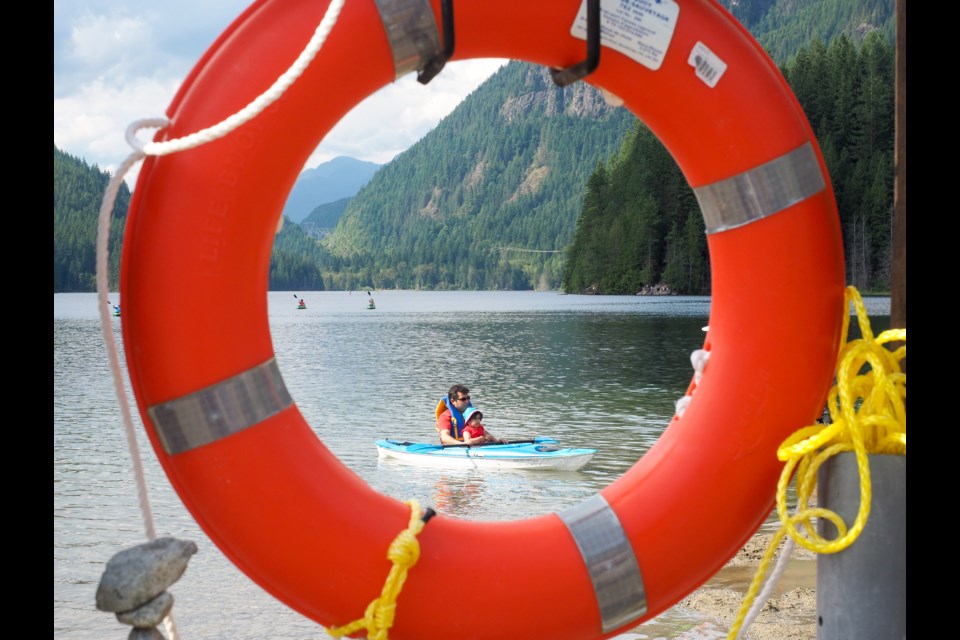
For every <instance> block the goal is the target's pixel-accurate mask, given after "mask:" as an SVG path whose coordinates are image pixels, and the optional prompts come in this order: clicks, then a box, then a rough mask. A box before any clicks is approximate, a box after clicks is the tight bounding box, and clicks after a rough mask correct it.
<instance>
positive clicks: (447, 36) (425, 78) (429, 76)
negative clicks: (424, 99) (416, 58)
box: [417, 0, 599, 84]
mask: <svg viewBox="0 0 960 640" xmlns="http://www.w3.org/2000/svg"><path fill="white" fill-rule="evenodd" d="M597 2H599V0H597ZM440 10H441V17H442V19H443V53H441V54H440V55H438V56H435V57H434V58H433V59H432V60H430V61H429V62H428V63H427V64H425V65H424V66H423V69H420V70H419V71H417V82H419V83H420V84H427V83H428V82H430V81H431V80H433V78H434V77H435V76H436V75H437V74H438V73H440V70H441V69H443V67H444V65H446V64H447V60H449V59H450V58H452V57H453V47H454V37H453V0H441V2H440Z"/></svg>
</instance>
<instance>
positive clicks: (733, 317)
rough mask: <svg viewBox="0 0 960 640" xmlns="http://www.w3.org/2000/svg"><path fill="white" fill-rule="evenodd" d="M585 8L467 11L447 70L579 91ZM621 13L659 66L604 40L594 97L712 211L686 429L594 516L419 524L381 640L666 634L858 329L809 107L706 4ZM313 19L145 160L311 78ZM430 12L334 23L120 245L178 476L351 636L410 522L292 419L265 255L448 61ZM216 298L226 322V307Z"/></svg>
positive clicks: (194, 499) (227, 531) (593, 504)
mask: <svg viewBox="0 0 960 640" xmlns="http://www.w3.org/2000/svg"><path fill="white" fill-rule="evenodd" d="M425 7H429V11H427V12H426V15H425V14H424V11H418V8H419V9H425ZM638 7H639V8H638ZM580 9H581V3H580V0H549V1H546V0H539V1H537V0H529V1H528V2H515V1H514V0H456V16H455V25H456V27H455V28H456V34H455V35H456V49H455V53H454V58H453V59H454V60H457V59H467V58H488V57H497V58H511V59H515V60H523V61H526V62H530V63H534V64H538V65H543V66H547V67H554V68H565V67H569V66H571V65H573V64H575V63H577V62H579V61H580V60H582V59H583V58H584V52H585V50H586V46H585V42H584V40H583V39H581V38H580V37H577V36H576V35H572V33H571V32H572V28H573V25H574V23H575V22H576V20H577V15H578V11H579V10H580ZM608 9H609V10H610V11H618V10H623V11H628V12H629V11H633V10H637V11H638V12H640V13H637V14H633V15H626V16H619V18H620V19H621V20H627V21H630V20H638V21H639V20H652V21H653V22H652V23H651V24H653V28H652V30H653V31H657V29H660V36H661V37H660V39H659V40H658V41H657V46H658V47H659V49H657V48H656V47H652V48H651V47H648V48H646V49H643V50H642V51H641V52H640V54H637V50H633V51H631V48H630V46H629V42H625V41H624V38H625V36H624V35H623V34H622V33H618V32H617V30H616V28H614V27H613V26H611V25H609V24H607V23H604V24H605V25H606V26H605V27H604V34H605V35H604V38H605V39H604V41H603V43H602V45H603V46H602V55H601V59H600V63H599V66H598V68H597V69H596V71H595V72H594V73H592V74H591V75H589V76H588V77H587V78H586V81H587V82H589V83H591V84H592V85H594V86H596V87H599V88H603V89H605V90H607V91H609V92H611V93H613V94H615V95H616V96H619V97H620V98H621V99H623V101H624V104H625V105H626V107H627V108H629V109H630V110H631V111H632V112H633V113H634V114H636V115H637V117H638V118H640V119H641V120H642V121H643V122H644V123H645V124H646V125H647V126H648V127H649V128H650V129H651V130H652V131H653V133H654V134H655V135H656V136H657V137H658V138H659V139H660V140H661V141H662V142H663V143H664V145H665V146H666V148H667V149H668V150H669V151H670V153H671V154H672V155H673V157H674V159H675V160H676V161H677V163H678V165H679V166H680V168H681V170H682V171H683V174H684V176H685V177H686V179H687V181H688V182H689V183H690V185H691V186H692V187H693V189H694V191H695V193H696V195H697V198H698V200H699V202H700V205H701V208H702V209H703V213H704V216H705V220H706V223H707V228H708V234H709V235H708V246H709V250H710V259H711V267H712V276H713V283H712V299H711V314H710V319H709V326H710V329H709V332H708V333H707V336H706V340H705V344H704V349H706V350H708V351H709V352H710V360H709V363H708V365H707V367H706V370H705V371H704V372H703V375H702V378H700V380H699V381H697V382H691V385H690V388H689V390H688V393H689V394H692V399H691V401H690V403H689V405H688V407H687V409H686V411H685V412H684V413H683V415H682V417H674V419H673V420H672V421H671V423H670V424H669V425H668V427H667V428H666V430H665V431H664V433H663V435H662V436H661V437H660V439H659V440H658V442H657V443H656V445H655V446H654V447H652V448H651V449H650V451H649V452H648V453H647V454H646V455H644V456H643V457H642V458H641V459H640V460H639V461H638V462H637V463H636V464H635V465H634V466H633V467H632V468H631V469H630V470H628V471H627V472H626V473H625V474H624V475H623V476H622V477H621V478H619V479H618V480H617V481H615V482H614V483H612V484H611V485H609V486H608V487H606V488H605V489H604V490H603V491H601V492H600V493H599V494H597V495H596V496H595V497H594V498H591V499H590V500H587V501H585V502H584V503H583V504H581V505H577V506H576V507H573V508H571V509H567V510H564V511H563V512H562V513H560V514H548V515H543V516H538V517H534V518H529V519H525V520H518V521H506V522H475V521H466V520H461V519H456V518H447V517H443V515H442V514H441V515H439V516H437V517H436V518H434V519H433V520H431V522H430V525H429V526H428V527H426V528H425V529H424V531H423V532H422V533H421V534H420V536H419V541H420V545H421V555H420V559H419V562H418V564H417V565H416V567H415V569H414V570H413V571H411V572H410V574H409V577H408V579H407V581H406V583H405V585H404V588H403V592H402V594H401V597H400V601H399V603H398V604H399V607H398V609H397V614H396V619H395V624H394V626H393V627H392V628H391V637H393V638H396V639H403V638H407V639H424V638H441V637H443V638H447V637H456V638H498V639H502V638H535V637H549V638H552V639H555V640H561V639H571V640H572V639H575V638H579V639H582V638H597V637H604V636H609V635H612V634H613V633H615V632H617V631H618V630H622V629H625V628H626V627H627V626H628V625H634V624H637V623H639V622H641V621H643V620H646V619H648V618H650V617H652V616H654V615H657V614H658V613H660V612H662V611H664V610H666V609H668V608H669V607H671V606H673V605H674V604H676V603H677V602H678V601H679V600H680V599H682V598H683V597H684V596H686V595H687V594H688V593H690V592H691V591H693V590H694V589H695V588H697V587H698V586H699V585H700V584H702V583H703V582H704V581H706V580H707V579H708V578H709V577H710V576H711V575H713V574H714V573H715V572H716V571H717V570H718V569H720V568H721V567H722V566H723V565H724V563H725V562H726V561H727V560H728V559H729V558H731V557H732V556H733V555H734V553H735V552H736V551H737V550H738V549H739V548H740V547H741V546H742V545H743V544H744V543H745V542H746V541H747V539H748V538H749V537H750V536H751V535H752V534H753V532H754V531H756V530H757V529H758V528H759V526H760V525H761V524H762V523H763V521H764V520H765V519H766V517H767V515H768V514H769V513H770V511H771V510H772V508H773V505H774V494H775V485H776V482H777V479H778V477H779V473H780V470H781V469H782V464H780V463H779V462H778V461H777V458H776V449H777V446H778V445H779V444H780V443H781V441H782V440H783V439H784V438H785V437H786V436H787V435H788V434H790V433H791V432H793V430H795V429H796V428H798V427H800V426H803V425H806V424H810V423H811V422H812V421H813V420H814V419H815V418H816V417H817V416H818V415H819V414H820V411H821V409H822V407H823V405H824V402H825V398H826V394H827V390H828V387H829V384H830V380H831V378H832V374H833V366H834V361H835V357H836V353H837V347H838V343H839V339H840V323H841V318H842V314H843V313H844V312H845V311H846V310H845V309H844V307H843V288H844V273H843V254H842V244H841V235H840V228H839V220H838V215H837V210H836V204H835V201H834V197H833V192H832V189H831V187H830V182H829V179H828V174H827V171H826V167H825V164H824V162H823V158H822V155H821V153H820V150H819V147H818V145H817V143H816V140H815V138H814V135H813V132H812V130H811V128H810V126H809V124H808V123H807V120H806V118H805V116H804V114H803V112H802V110H801V108H800V106H799V104H798V103H797V101H796V99H795V98H794V96H793V94H792V92H791V91H790V89H789V87H788V86H787V84H786V82H785V81H784V80H783V78H782V77H781V75H780V74H779V72H778V70H777V68H776V66H775V65H774V64H773V63H772V62H771V61H770V60H769V59H768V57H767V56H766V54H765V53H764V52H763V51H762V49H761V48H760V47H759V46H758V45H757V44H756V43H755V42H754V41H753V39H752V38H751V37H750V36H749V34H748V33H747V32H746V30H744V29H743V28H742V26H740V25H739V24H738V23H737V22H736V21H735V20H734V19H733V18H732V17H731V16H730V15H729V14H728V13H727V12H726V11H725V10H724V9H723V8H721V7H720V6H719V5H718V4H717V3H715V2H712V1H711V0H691V1H689V2H688V1H685V0H684V1H682V2H681V3H680V4H679V6H678V5H677V4H675V3H673V2H672V0H660V1H659V2H657V3H656V5H655V6H654V5H653V4H652V3H650V2H646V1H645V0H640V2H637V3H621V4H619V5H615V6H611V7H608ZM325 10H326V2H324V1H323V0H320V1H319V2H318V1H317V0H309V1H308V0H261V1H258V2H256V3H255V4H253V5H252V6H251V7H249V8H248V9H247V10H246V11H245V12H244V13H243V14H242V15H241V16H240V17H239V18H238V19H237V20H236V21H235V22H234V23H233V24H232V25H231V26H230V27H229V28H228V30H227V31H226V32H225V33H223V34H222V35H221V36H220V37H219V38H218V39H217V41H216V42H215V43H214V44H213V46H212V47H211V48H210V50H209V51H207V53H206V54H205V55H204V56H203V58H202V59H201V60H200V62H199V63H198V64H197V66H196V68H195V69H194V70H193V72H192V73H191V74H190V76H189V77H188V78H187V80H186V81H185V83H184V85H183V87H181V89H180V91H179V93H178V94H177V96H176V97H175V99H174V101H173V103H172V104H171V105H170V107H169V109H168V116H169V118H170V121H171V123H172V124H171V125H170V126H169V127H168V128H167V129H165V130H162V131H160V132H159V133H158V135H157V138H156V139H157V140H158V141H159V140H168V139H174V138H178V137H181V136H183V135H186V134H190V133H193V132H195V131H199V130H200V129H202V128H204V127H208V126H210V125H212V124H216V123H218V122H220V121H221V120H223V119H224V118H225V117H227V116H229V115H231V114H233V113H235V112H237V111H239V110H240V109H241V108H243V107H244V106H246V105H247V104H248V103H249V102H250V101H251V100H252V99H254V98H255V97H257V96H258V95H259V94H260V93H262V92H263V91H264V90H265V89H266V88H267V87H269V86H270V85H271V84H272V83H273V82H274V80H275V79H276V78H277V77H278V76H280V75H281V74H282V73H283V72H284V71H286V70H287V68H288V66H289V65H290V64H291V62H292V61H293V60H295V59H296V58H297V56H298V55H299V53H300V51H301V49H302V48H303V46H304V45H305V43H306V42H308V40H309V39H310V37H311V35H312V33H313V30H314V29H315V27H316V25H317V24H319V22H320V20H321V19H322V17H323V15H324V12H325ZM642 10H643V11H642ZM645 10H649V11H645ZM430 13H432V16H430V15H429V14H430ZM641 13H642V15H641ZM440 15H441V11H440V6H439V0H430V2H429V4H427V3H426V2H425V0H376V1H375V2H372V1H366V2H364V1H362V0H357V1H350V2H347V3H346V4H345V6H344V8H343V10H342V12H341V14H340V18H339V21H338V23H337V25H336V26H335V27H334V29H333V30H332V32H331V33H330V36H329V38H328V39H327V41H326V43H325V45H324V46H323V48H322V50H321V51H320V53H319V54H318V56H317V58H316V59H315V60H314V61H313V63H312V64H311V65H310V66H309V68H307V70H306V71H305V73H304V74H303V75H302V77H300V78H299V79H298V80H297V82H295V83H294V84H293V85H292V86H291V87H290V88H289V90H288V91H287V92H286V93H285V94H284V96H283V97H282V98H281V99H280V100H279V101H277V102H276V103H274V104H273V105H272V106H271V107H270V108H269V109H268V110H267V111H265V112H264V113H262V114H261V115H260V116H258V117H257V118H256V119H254V120H252V121H250V122H249V123H247V124H244V125H243V126H241V127H240V128H238V129H237V130H236V131H234V132H233V133H232V134H230V135H228V136H226V137H224V138H222V139H220V140H217V141H215V142H212V143H209V144H206V145H204V146H201V147H197V148H194V149H190V150H187V151H183V152H180V153H175V154H171V155H167V156H163V157H153V158H148V159H147V160H146V161H145V162H144V165H143V167H142V169H141V171H140V175H139V179H138V182H137V186H136V189H135V191H134V194H133V199H132V202H131V206H130V211H129V216H128V219H127V224H126V232H125V238H124V243H123V256H122V275H121V279H120V284H121V295H122V297H123V300H124V314H123V315H124V318H123V339H124V345H125V351H126V357H127V363H128V370H129V373H130V380H131V383H132V386H133V390H134V393H135V396H136V400H137V404H138V406H139V408H140V414H141V417H142V419H143V421H144V424H145V425H146V429H147V433H148V435H149V437H150V440H151V443H152V445H153V447H154V449H155V450H156V452H157V455H158V457H159V459H160V462H161V464H162V466H163V468H164V470H165V472H166V474H167V476H168V477H169V478H170V481H171V483H172V484H173V486H174V488H175V490H176V491H177V493H178V494H179V495H180V497H181V499H182V500H183V502H184V503H185V504H186V506H187V508H188V509H189V510H190V512H191V514H192V515H193V516H194V517H195V518H196V520H197V522H198V523H199V524H200V525H201V526H202V527H203V529H204V531H205V532H206V533H207V535H209V536H210V538H211V539H212V540H213V541H214V542H215V543H216V544H217V546H218V547H219V548H220V549H222V550H223V552H224V553H225V554H226V555H227V556H228V557H229V558H230V559H231V561H233V562H234V563H235V564H236V565H237V566H238V567H239V568H240V569H242V570H243V571H244V573H246V574H247V575H248V576H250V577H251V578H252V579H253V580H255V581H256V582H258V583H259V584H260V585H261V586H262V587H263V588H264V589H265V590H267V591H268V592H269V593H271V594H272V595H274V596H275V597H276V598H278V599H280V600H281V601H283V602H285V603H287V604H288V605H289V606H290V607H292V608H293V609H295V610H297V611H298V612H300V613H302V614H303V615H305V616H308V617H310V618H311V619H314V620H316V621H318V622H320V623H322V624H324V625H328V626H330V625H337V624H343V623H345V622H348V621H350V620H354V619H356V618H358V617H359V616H361V615H362V614H363V611H364V609H365V608H366V606H367V604H368V603H369V602H370V601H371V600H372V599H373V598H374V597H376V596H378V595H379V593H380V589H381V587H382V584H383V581H384V579H385V578H386V575H387V573H388V571H389V569H390V567H389V562H388V561H387V560H386V558H385V551H386V549H387V548H388V546H389V545H390V543H391V541H392V540H393V538H394V537H395V536H396V535H397V533H398V532H400V531H402V530H404V528H405V527H406V525H407V521H408V517H409V514H408V509H407V507H406V506H405V505H404V504H403V503H401V502H400V501H398V500H395V499H393V498H389V497H386V496H384V495H382V494H380V493H378V492H377V491H374V490H373V489H372V488H371V487H369V486H368V485H367V484H366V483H365V482H364V481H363V480H362V479H360V478H359V477H358V476H357V475H356V474H354V473H353V472H352V471H351V470H350V469H348V468H347V467H346V466H345V465H343V464H342V463H341V462H340V461H339V460H338V459H337V458H336V456H334V455H333V454H332V453H331V452H330V451H329V450H328V449H327V448H326V447H325V446H324V444H323V443H322V442H321V441H320V440H319V439H318V438H317V437H316V435H315V434H314V432H313V430H312V429H311V428H310V426H309V425H307V424H306V422H305V421H304V419H303V417H302V415H301V413H300V411H299V409H298V407H297V405H296V404H295V403H293V402H292V401H291V399H290V398H289V394H288V393H287V391H286V389H285V388H284V385H283V381H282V379H281V378H280V376H279V372H278V371H277V370H276V367H275V364H274V363H273V359H274V351H273V345H272V342H271V339H270V331H269V322H268V317H267V295H266V292H267V276H268V270H269V263H270V254H271V251H272V247H273V239H274V233H275V231H276V228H277V222H278V220H279V217H280V214H281V211H282V209H283V205H284V202H285V199H286V196H287V194H288V193H289V192H290V190H291V188H292V186H293V184H294V182H295V181H296V178H297V175H298V173H299V172H300V170H301V169H302V167H303V165H304V163H305V162H306V161H307V158H308V157H309V155H310V154H311V152H312V151H313V150H314V149H315V148H316V146H317V145H318V143H319V141H320V140H321V139H322V138H323V136H324V135H326V133H327V132H329V131H330V129H331V128H332V127H333V126H334V125H335V124H336V123H337V122H338V121H339V120H340V119H341V118H342V117H343V116H344V115H345V114H346V113H347V112H348V111H350V110H351V109H352V108H353V107H354V106H355V105H357V104H358V103H360V102H361V101H362V100H363V99H365V98H366V97H368V96H369V95H371V94H373V93H374V92H376V91H377V90H378V89H380V88H382V87H384V86H386V85H388V84H389V83H391V82H392V81H394V79H395V78H396V77H397V75H398V74H400V73H404V72H406V70H410V69H414V68H421V67H423V66H424V65H425V64H426V62H427V60H428V59H429V58H430V57H431V55H432V52H431V49H432V48H435V47H438V46H439V45H437V43H438V42H440V41H441V40H442V38H440V37H439V36H438V34H437V27H436V26H435V25H436V24H439V23H440V18H439V16H440ZM398 21H403V25H398V24H397V22H398ZM410 25H414V26H410ZM416 25H419V26H416ZM423 25H429V27H428V29H427V30H428V33H426V34H424V33H419V32H418V30H421V31H422V30H423V29H424V27H423ZM411 39H414V40H417V42H416V43H411V42H410V40H411ZM423 42H427V43H432V44H427V45H426V46H423V45H422V43H423ZM405 44H406V45H410V46H404V45H405ZM621 45H623V46H621ZM411 51H412V52H414V53H411ZM651 51H652V52H653V54H652V55H653V59H650V60H647V59H644V58H643V56H644V55H650V52H651ZM641 54H642V55H641ZM411 56H412V57H413V58H416V60H414V61H413V62H411V60H410V59H411ZM721 72H722V73H721ZM221 292H222V293H221ZM217 295H224V296H226V295H229V297H230V299H229V302H230V304H211V303H210V298H211V296H217ZM198 309H199V310H200V311H198ZM464 548H467V549H472V550H473V551H472V553H471V556H470V557H469V558H466V557H464V555H463V553H462V549H464ZM474 588H480V589H481V590H482V591H483V594H484V596H483V598H484V606H482V607H477V608H475V609H473V610H470V609H465V608H463V607H455V606H448V604H446V603H445V599H444V598H442V597H438V593H466V592H468V591H471V590H473V589H474ZM531 603H535V604H534V606H531Z"/></svg>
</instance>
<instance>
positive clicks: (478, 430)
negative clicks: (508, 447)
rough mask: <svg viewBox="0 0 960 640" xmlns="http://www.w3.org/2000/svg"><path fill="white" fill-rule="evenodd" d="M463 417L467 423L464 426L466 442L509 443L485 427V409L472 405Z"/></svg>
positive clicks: (464, 439)
mask: <svg viewBox="0 0 960 640" xmlns="http://www.w3.org/2000/svg"><path fill="white" fill-rule="evenodd" d="M463 419H464V421H465V422H466V424H465V425H464V426H463V443H464V444H485V443H488V442H499V443H501V444H507V441H506V440H504V439H503V438H498V437H497V436H495V435H493V434H492V433H490V432H489V431H487V430H486V429H484V427H483V423H481V422H480V421H481V420H483V411H480V409H477V408H476V407H470V408H469V409H467V410H466V411H464V412H463Z"/></svg>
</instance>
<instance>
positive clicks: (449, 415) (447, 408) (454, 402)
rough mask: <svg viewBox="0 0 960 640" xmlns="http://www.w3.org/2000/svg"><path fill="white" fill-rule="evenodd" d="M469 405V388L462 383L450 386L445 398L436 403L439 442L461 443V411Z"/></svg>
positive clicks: (462, 423) (462, 424)
mask: <svg viewBox="0 0 960 640" xmlns="http://www.w3.org/2000/svg"><path fill="white" fill-rule="evenodd" d="M469 406H470V389H467V388H466V387H465V386H463V385H462V384H455V385H453V386H452V387H450V391H448V392H447V397H446V398H440V402H439V403H437V410H436V416H437V432H439V433H440V444H463V434H462V433H461V431H462V430H463V426H464V425H465V424H466V422H465V421H464V419H463V412H464V411H466V410H467V407H469Z"/></svg>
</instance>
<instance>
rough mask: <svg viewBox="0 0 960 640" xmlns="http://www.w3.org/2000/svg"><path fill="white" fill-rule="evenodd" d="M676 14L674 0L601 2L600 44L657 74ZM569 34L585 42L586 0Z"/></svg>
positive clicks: (616, 0) (610, 0)
mask: <svg viewBox="0 0 960 640" xmlns="http://www.w3.org/2000/svg"><path fill="white" fill-rule="evenodd" d="M679 14H680V6H679V5H678V4H677V3H676V2H674V0H600V43H601V44H602V45H603V46H605V47H609V48H611V49H615V50H617V51H619V52H620V53H622V54H623V55H625V56H629V57H631V58H633V59H634V60H636V61H637V62H639V63H640V64H642V65H643V66H645V67H648V68H650V69H653V70H654V71H656V70H657V69H659V68H660V65H661V64H662V63H663V58H664V56H666V55H667V49H668V48H669V46H670V40H671V39H672V38H673V31H674V29H675V28H676V26H677V16H678V15H679ZM570 35H572V36H573V37H575V38H580V39H581V40H586V39H587V0H583V1H582V2H581V3H580V11H579V12H578V13H577V18H576V19H575V20H574V21H573V26H572V27H570Z"/></svg>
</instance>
